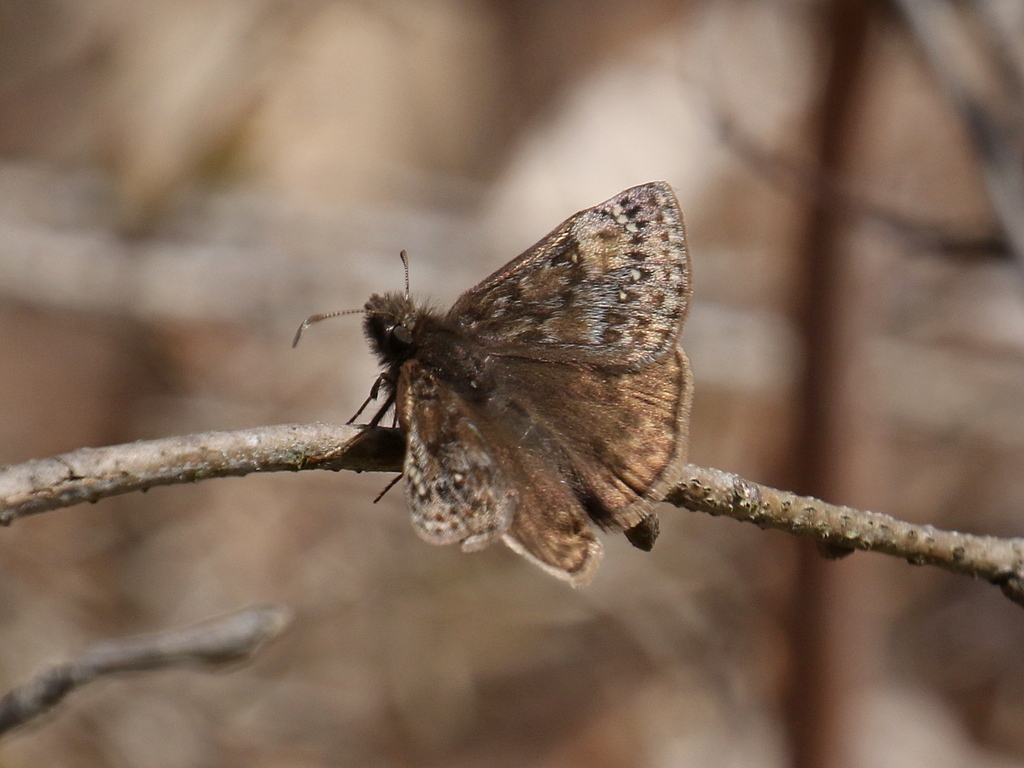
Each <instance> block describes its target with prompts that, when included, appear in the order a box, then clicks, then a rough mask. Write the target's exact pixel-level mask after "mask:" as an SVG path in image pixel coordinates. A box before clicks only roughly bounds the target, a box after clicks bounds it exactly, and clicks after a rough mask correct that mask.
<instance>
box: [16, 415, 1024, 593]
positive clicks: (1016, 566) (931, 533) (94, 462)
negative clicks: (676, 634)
mask: <svg viewBox="0 0 1024 768" xmlns="http://www.w3.org/2000/svg"><path fill="white" fill-rule="evenodd" d="M403 451H404V443H403V439H402V435H401V433H400V432H398V430H394V429H385V428H382V427H354V426H337V425H331V424H307V425H300V424H286V425H280V426H273V427H258V428H255V429H245V430H238V431H234V432H206V433H202V434H198V435H187V436H184V437H176V438H166V439H163V440H151V441H142V442H137V443H129V444H126V445H115V446H110V447H107V448H81V449H79V450H76V451H72V452H71V453H66V454H63V455H61V456H55V457H52V458H49V459H39V460H35V461H29V462H26V463H24V464H18V465H13V466H9V467H5V468H2V469H0V524H10V523H11V522H12V521H13V520H15V519H16V518H19V517H24V516H26V515H30V514H34V513H37V512H44V511H46V510H49V509H57V508H60V507H68V506H71V505H74V504H79V503H81V502H84V501H96V500H98V499H101V498H105V497H107V496H115V495H117V494H121V493H127V492H129V491H135V490H143V489H146V488H151V487H153V486H156V485H171V484H174V483H189V482H195V481H197V480H203V479H206V478H211V477H227V476H231V475H245V474H249V473H250V472H277V471H282V470H288V471H298V470H302V469H330V470H341V469H349V470H356V471H399V470H400V469H401V465H402V455H403ZM687 473H688V474H687V476H686V478H685V479H684V480H683V481H682V482H681V483H680V484H679V486H678V487H677V488H676V489H675V490H673V491H672V492H671V493H669V494H668V497H667V499H666V501H668V502H670V503H672V504H675V505H676V506H679V507H685V508H686V509H690V510H693V511H695V512H706V513H708V514H712V515H722V516H727V517H732V518H734V519H736V520H741V521H744V522H751V523H754V524H755V525H758V526H760V527H762V528H775V529H777V530H782V531H787V532H789V533H792V534H795V535H798V536H809V537H812V538H814V539H816V540H818V541H819V542H820V543H821V544H822V545H823V546H825V547H828V548H829V549H831V550H832V551H833V552H844V551H851V550H858V549H859V550H865V551H870V552H880V553H883V554H887V555H893V556H895V557H900V558H903V559H905V560H907V561H908V562H911V563H915V564H921V565H925V564H927V565H935V566H938V567H940V568H944V569H945V570H947V571H951V572H953V573H960V574H964V575H969V576H974V577H977V578H981V579H985V580H986V581H989V582H991V583H993V584H996V585H998V586H999V587H1000V588H1001V589H1002V590H1003V592H1004V593H1005V594H1006V595H1007V596H1008V597H1009V598H1010V599H1011V600H1014V601H1015V602H1017V603H1019V604H1021V605H1024V539H1019V538H1013V539H1002V538H997V537H994V536H976V535H973V534H968V533H959V532H956V531H945V530H941V529H938V528H935V527H933V526H931V525H914V524H912V523H907V522H904V521H902V520H897V519H896V518H894V517H890V516H888V515H882V514H878V513H875V512H864V511H862V510H859V509H853V508H851V507H843V506H836V505H833V504H826V503H825V502H823V501H819V500H817V499H812V498H808V497H803V496H797V495H796V494H793V493H789V492H787V491H780V490H776V489H775V488H769V487H768V486H764V485H759V484H757V483H753V482H751V481H749V480H745V479H743V478H742V477H739V476H738V475H734V474H732V473H730V472H723V471H721V470H717V469H707V468H704V467H698V466H696V465H693V464H690V465H688V467H687Z"/></svg>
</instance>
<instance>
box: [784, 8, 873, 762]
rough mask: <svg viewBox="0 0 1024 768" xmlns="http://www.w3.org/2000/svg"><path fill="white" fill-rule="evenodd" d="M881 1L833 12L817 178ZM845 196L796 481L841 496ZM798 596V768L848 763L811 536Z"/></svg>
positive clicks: (831, 159)
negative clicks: (875, 3) (878, 3)
mask: <svg viewBox="0 0 1024 768" xmlns="http://www.w3.org/2000/svg"><path fill="white" fill-rule="evenodd" d="M872 10H873V4H872V3H870V2H864V0H834V1H833V2H832V3H831V4H830V5H829V6H827V7H826V8H825V9H824V12H823V19H822V24H821V29H822V46H823V52H822V61H823V64H824V66H823V83H822V90H821V97H820V101H819V103H818V105H817V111H816V114H815V115H813V116H812V121H811V126H810V131H811V134H810V135H811V136H812V137H816V138H817V141H818V169H817V170H818V176H819V178H821V179H823V180H825V181H826V183H827V182H828V181H830V180H833V179H840V178H841V177H842V175H843V171H844V170H845V169H846V168H847V167H848V162H847V161H848V154H849V151H850V147H851V144H852V142H851V135H850V133H851V127H852V125H853V123H854V118H855V117H856V114H857V106H858V103H859V86H860V85H861V79H862V78H861V75H862V72H863V71H864V66H863V64H864V60H865V58H866V49H867V45H868V38H869V27H870V20H871V15H872ZM840 205H841V203H839V202H837V198H835V197H834V196H829V195H823V194H819V195H814V196H813V197H812V198H811V200H810V205H809V209H808V219H807V229H806V233H805V236H804V241H803V244H802V255H803V259H802V265H803V269H804V275H803V280H804V283H803V285H802V291H801V292H800V293H799V294H798V296H797V302H798V303H797V319H798V322H799V323H800V328H801V332H802V334H803V337H804V340H805V351H806V356H805V369H804V374H803V377H802V379H801V381H800V384H799V392H798V397H799V400H798V413H799V414H800V416H799V418H800V423H799V424H797V428H796V432H795V434H796V441H795V444H796V449H795V453H794V456H793V469H792V476H791V478H790V481H791V485H792V487H794V488H795V489H796V490H798V492H800V493H805V494H809V495H813V496H817V497H819V498H823V499H825V500H831V501H835V500H836V498H835V497H836V496H837V494H840V493H842V490H841V487H842V485H843V484H842V482H841V478H842V475H843V468H844V467H845V466H848V465H849V463H850V461H851V460H852V454H851V451H850V445H849V443H848V439H849V438H848V436H846V435H844V434H843V430H842V425H843V423H844V422H845V421H847V419H846V418H844V411H846V410H847V409H849V407H850V404H849V403H847V402H844V397H845V394H846V392H847V389H846V387H845V386H844V385H843V384H844V377H845V376H848V375H849V368H850V366H851V365H853V364H854V363H855V360H854V357H855V352H854V350H853V346H854V345H852V344H851V343H850V337H849V335H848V326H847V324H845V323H844V315H843V312H844V311H845V310H844V308H845V307H847V306H848V299H849V297H848V296H846V295H845V294H846V292H847V291H848V290H849V288H848V284H849V281H848V280H845V279H844V277H845V275H846V270H845V266H846V265H844V259H843V256H842V248H841V239H842V236H843V231H844V224H845V222H844V221H843V212H842V211H841V210H840V208H839V206H840ZM798 546H799V554H798V572H797V585H796V594H795V595H794V601H793V617H792V624H791V636H790V650H791V665H790V666H791V673H790V678H789V685H790V689H789V691H788V696H787V699H786V703H785V718H786V725H787V728H788V732H789V742H790V748H791V753H792V764H793V765H794V766H795V768H848V766H850V765H851V750H850V749H849V742H848V738H849V726H850V719H849V717H848V715H849V713H850V707H849V702H850V701H851V697H853V696H855V693H856V688H857V687H858V682H859V680H858V676H857V674H856V672H857V670H856V668H854V667H853V666H852V665H855V664H856V661H855V659H852V658H851V656H850V654H848V653H846V651H848V650H849V646H850V643H851V639H850V638H849V637H848V636H844V634H843V632H844V628H845V627H844V623H843V622H842V621H841V620H839V621H837V617H841V616H842V615H843V611H844V610H845V608H846V606H844V605H843V604H842V603H843V600H842V598H841V597H840V598H838V599H837V595H841V594H842V589H843V585H842V584H841V582H840V581H839V580H838V579H839V576H838V574H837V569H836V567H835V565H834V564H832V563H830V562H828V561H826V560H823V559H822V558H821V556H820V555H819V554H818V552H817V550H816V549H815V547H814V545H813V544H812V543H811V542H800V543H799V545H798Z"/></svg>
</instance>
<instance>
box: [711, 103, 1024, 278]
mask: <svg viewBox="0 0 1024 768" xmlns="http://www.w3.org/2000/svg"><path fill="white" fill-rule="evenodd" d="M716 128H717V130H718V134H719V136H720V137H721V139H722V141H723V143H725V144H726V146H728V147H729V149H730V150H731V151H732V152H733V153H734V154H735V155H736V157H738V158H739V159H740V160H742V161H743V162H744V163H746V165H747V166H748V167H749V168H750V169H751V170H753V171H754V172H755V173H757V174H759V175H760V176H762V177H763V178H764V179H765V180H766V181H767V182H768V183H769V184H772V185H774V186H776V187H778V188H779V189H782V190H784V191H786V192H787V193H789V194H791V195H794V196H800V197H804V198H807V199H814V200H816V201H817V202H818V204H819V205H821V206H823V207H828V208H834V209H837V210H840V211H842V213H843V215H844V216H851V217H859V218H862V219H868V220H870V221H872V222H874V223H876V224H879V225H881V226H883V227H885V228H886V229H888V230H889V231H890V232H891V233H892V235H893V236H894V237H897V238H899V239H900V240H902V241H904V242H905V243H906V244H907V245H908V246H909V247H911V248H914V249H916V250H920V251H931V252H933V253H939V254H942V255H945V256H959V257H977V256H987V257H996V258H1002V259H1006V258H1009V256H1010V255H1011V251H1010V247H1009V244H1008V243H1007V241H1006V238H1005V236H1003V234H1002V233H1000V232H980V233H977V234H972V233H966V232H959V231H957V230H956V229H953V228H950V227H949V226H947V225H945V224H943V223H942V222H939V221H927V220H924V219H918V218H915V217H913V216H911V215H910V214H907V213H904V212H901V211H898V210H896V209H894V208H892V207H890V206H886V205H884V204H882V203H877V202H875V201H873V200H871V199H870V198H868V197H865V196H864V195H860V194H857V193H856V192H854V191H852V190H850V189H847V188H846V187H845V186H844V185H843V184H842V183H840V182H839V181H837V180H836V179H834V178H831V177H829V176H827V175H825V174H822V173H819V172H815V171H813V170H811V169H810V168H809V167H808V166H807V164H806V163H802V162H801V161H800V160H798V159H796V158H791V157H784V156H782V155H780V154H778V153H773V152H771V151H770V150H768V149H766V148H764V147H762V146H760V145H759V144H758V142H757V140H756V139H755V138H754V137H752V136H750V135H748V134H746V133H744V131H743V130H742V129H741V128H740V127H739V126H738V125H736V124H735V122H734V121H732V120H730V119H729V118H728V117H726V116H725V115H718V116H717V117H716Z"/></svg>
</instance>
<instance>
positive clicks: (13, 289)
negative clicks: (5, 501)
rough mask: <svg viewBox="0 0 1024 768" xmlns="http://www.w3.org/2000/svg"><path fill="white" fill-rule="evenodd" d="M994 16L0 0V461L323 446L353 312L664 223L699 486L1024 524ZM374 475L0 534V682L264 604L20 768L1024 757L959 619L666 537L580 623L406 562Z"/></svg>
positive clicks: (977, 609) (855, 7)
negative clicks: (103, 646) (611, 223)
mask: <svg viewBox="0 0 1024 768" xmlns="http://www.w3.org/2000/svg"><path fill="white" fill-rule="evenodd" d="M1022 105H1024V5H1022V4H1020V3H1019V2H1017V1H1016V0H971V1H969V2H968V1H967V0H964V1H963V2H958V3H953V2H947V0H927V1H923V2H922V0H899V1H898V2H897V1H896V0H893V1H892V2H863V0H831V1H829V0H817V1H814V0H707V1H705V2H697V1H696V0H691V1H689V2H687V1H685V0H635V1H634V2H631V3H619V2H612V1H611V0H593V1H591V2H582V0H554V1H552V2H541V1H540V0H490V1H488V0H363V1H360V0H2V1H0V324H2V327H0V463H11V462H18V461H23V460H26V459H29V458H35V457H42V456H47V455H51V454H54V453H59V452H63V451H68V450H71V449H74V448H76V447H79V446H83V445H91V446H95V445H103V444H109V443H118V442H125V441H130V440H135V439H142V438H154V437H164V436H170V435H176V434H185V433H190V432H196V431H203V430H212V429H231V428H240V427H250V426H257V425H261V424H273V423H282V422H290V421H296V422H298V421H313V420H327V421H345V420H346V419H347V418H348V417H349V416H350V415H351V414H352V413H353V412H354V410H355V408H356V407H357V406H358V404H359V403H360V402H361V401H362V399H363V398H364V397H365V394H366V392H367V389H368V387H369V386H370V384H371V383H372V381H373V377H374V375H375V364H374V361H373V360H372V358H371V356H370V354H369V352H368V350H367V348H366V346H365V343H364V340H363V338H362V334H361V329H360V321H359V319H358V318H347V319H346V318H341V319H339V320H336V321H332V322H331V323H324V324H322V325H318V326H316V327H315V328H314V329H312V330H311V332H310V333H309V334H307V336H306V337H305V338H304V340H303V343H302V344H301V345H300V346H299V348H298V349H295V350H293V349H291V348H290V341H291V336H292V334H293V333H294V330H295V328H296V326H297V324H298V323H299V322H300V321H301V320H302V319H303V318H305V317H306V316H307V315H309V314H311V313H313V312H322V311H330V310H336V309H346V308H355V307H360V306H361V305H362V303H363V301H364V300H365V299H366V297H367V296H368V295H369V294H370V293H371V292H377V291H385V290H397V289H400V288H401V287H402V284H403V283H402V268H401V264H400V262H399V260H398V252H399V250H401V249H403V248H405V249H407V250H408V252H409V254H410V259H411V279H412V285H413V291H414V293H415V294H417V295H419V296H430V297H432V298H433V299H435V300H436V302H437V303H438V304H439V305H442V306H447V305H448V304H450V303H451V302H452V301H453V300H454V299H455V297H456V296H457V295H458V294H459V293H461V292H462V291H463V290H465V289H467V288H469V287H470V286H472V285H473V284H474V283H475V282H476V281H478V280H479V279H481V278H482V277H483V276H485V275H487V274H488V273H490V272H491V271H492V270H493V269H495V268H497V267H498V266H500V265H502V264H503V263H505V262H506V261H508V260H509V259H511V258H512V257H513V256H514V255H516V254H517V253H519V252H520V251H522V250H523V249H525V248H526V247H528V246H529V245H531V244H532V243H533V242H535V241H536V240H538V239H539V238H540V237H541V236H543V235H544V234H545V233H547V232H548V231H549V230H551V229H552V228H553V227H555V226H556V225H557V224H558V223H559V222H560V221H562V220H563V219H564V218H566V217H567V216H569V215H571V214H572V213H574V212H575V211H577V210H579V209H580V208H583V207H587V206H590V205H594V204H596V203H598V202H600V201H603V200H605V199H606V198H608V197H610V196H612V195H613V194H615V193H617V192H619V191H620V190H622V189H624V188H626V187H628V186H631V185H634V184H638V183H642V182H645V181H650V180H654V179H664V180H667V181H668V182H670V183H671V184H672V185H674V187H675V188H676V190H677V191H678V194H679V198H680V201H681V203H682V206H683V210H684V211H685V214H686V217H687V226H688V237H689V241H690V245H691V249H692V259H693V268H694V281H695V286H696V293H695V298H694V305H693V311H692V313H691V317H690V320H689V322H688V325H687V329H686V332H685V334H684V344H685V346H686V348H687V350H688V351H689V353H690V355H691V358H692V361H693V367H694V370H695V374H696V382H697V391H696V405H695V412H694V417H693V422H694V423H693V429H692V459H693V461H695V462H697V463H700V464H703V465H708V466H716V467H720V468H723V469H727V470H731V471H735V472H738V473H740V474H742V475H744V476H746V477H748V478H750V479H753V480H757V481H760V482H766V483H769V484H772V485H776V486H781V487H785V488H789V489H792V490H796V491H800V492H804V493H813V494H816V495H820V496H822V497H824V498H826V499H828V500H830V501H835V502H843V503H848V504H851V505H854V506H860V507H867V508H871V509H875V510H877V511H884V512H888V513H891V514H894V515H896V516H899V517H902V518H905V519H908V520H912V521H915V522H930V523H934V524H936V525H939V526H943V527H952V528H958V529H965V530H969V531H972V532H977V533H990V534H996V535H1021V534H1022V533H1024V524H1022V519H1021V512H1020V510H1021V507H1022V502H1024V290H1022V288H1024V286H1022V280H1024V274H1022V267H1024V232H1022V229H1024V204H1022V200H1024V183H1022V179H1024V172H1022V169H1024V163H1022V162H1021V158H1022V152H1024V140H1022V136H1024V132H1022V127H1024V109H1022ZM387 480H388V477H387V476H382V475H361V476H356V475H354V474H350V473H346V474H337V475H336V474H332V473H313V472H307V473H301V474H298V475H292V474H282V475H278V476H265V477H246V478H242V479H226V480H216V481H211V482H205V483H200V484H198V485H195V486H188V487H170V488H159V489H155V490H153V491H152V492H150V493H148V494H146V495H142V494H134V495H130V496H125V497H120V498H116V499H110V500H106V501H103V502H101V503H99V504H96V505H95V506H93V507H77V508H72V509H68V510H64V511H58V512H51V513H48V514H45V515H41V516H38V517H34V518H31V519H27V520H23V521H21V522H20V523H18V524H16V525H14V526H13V527H12V528H10V529H8V530H3V531H0V689H3V690H6V689H8V688H10V687H12V686H13V685H16V684H17V683H19V682H23V681H25V680H26V679H28V678H29V677H30V676H31V675H33V674H34V673H36V672H37V671H39V670H41V669H42V668H44V667H46V666H48V665H50V664H53V663H56V662H58V661H61V660H64V659H66V658H68V657H70V656H71V655H73V654H75V653H76V652H78V651H79V650H81V649H82V648H83V647H85V646H86V645H87V644H89V643H91V642H94V641H97V640H100V639H104V638H111V637H118V636H121V635H125V634H129V633H134V632H143V631H151V630H155V629H161V628H169V627H175V626H180V625H183V624H188V623H191V622H194V621H198V620H200V619H204V618H206V617H209V616H211V615H214V614H219V613H223V612H226V611H230V610H233V609H235V608H238V607H241V606H244V605H249V604H253V603H265V602H270V601H273V602H281V603H285V604H287V605H289V606H291V607H292V609H293V610H294V611H295V613H296V617H295V621H294V623H293V625H292V628H291V629H290V631H289V632H288V634H286V635H285V636H284V637H283V638H281V639H280V640H279V641H278V642H276V643H275V644H274V645H272V646H271V647H269V648H268V649H267V650H266V651H265V652H264V653H263V654H262V655H261V656H260V657H259V658H258V659H257V660H256V662H255V663H253V664H252V665H250V666H248V667H245V668H243V669H239V670H236V671H233V672H231V673H229V674H222V675H204V674H200V673H193V672H168V673H161V674H152V675H144V676H135V677H126V678H121V679H117V680H113V681H107V682H104V683H101V684H97V685H96V686H95V687H93V688H91V689H88V690H86V691H85V692H83V693H81V694H79V695H77V696H75V697H73V698H72V699H71V700H70V702H69V703H68V704H67V706H65V707H64V708H63V709H62V710H61V711H60V713H59V715H58V716H56V717H53V718H51V719H49V720H48V721H46V722H44V723H42V724H41V725H39V726H37V727H34V728H31V729H28V730H27V731H24V732H20V733H18V734H16V735H14V736H11V737H9V738H8V739H6V740H5V741H4V743H3V744H2V745H0V768H9V767H17V766H40V765H60V766H72V767H76V766H82V767H85V766H147V767H152V768H177V767H179V766H182V767H184V766H268V767H271V766H272V767H274V768H305V767H306V766H356V767H362V766H366V767H376V766H409V767H410V768H411V767H418V766H438V767H440V766H452V767H454V768H462V767H465V768H477V767H479V768H489V767H490V766H509V767H512V766H542V767H543V768H575V767H587V768H591V767H592V768H620V767H622V768H626V767H631V766H637V767H647V766H651V767H658V768H661V767H666V768H667V767H669V766H680V767H685V766H780V767H781V766H798V767H809V766H822V767H823V768H835V767H837V766H851V767H852V766H882V767H886V766H893V767H895V766H922V765H928V766H962V765H972V766H983V767H985V766H1014V765H1024V718H1022V717H1021V714H1022V713H1024V677H1022V672H1024V670H1022V667H1024V657H1022V651H1021V649H1022V648H1024V615H1022V614H1021V610H1020V608H1019V607H1017V606H1014V605H1013V604H1011V603H1010V602H1009V601H1007V600H1006V599H1005V598H1003V597H1002V595H1001V594H1000V593H999V592H998V590H996V589H993V588H992V587H990V586H988V585H985V584H977V583H972V582H970V581H968V580H966V579H963V578H960V577H954V576H950V575H947V574H945V573H942V572H938V571H936V570H934V569H930V568H912V567H910V566H908V565H907V564H906V563H903V562H900V561H895V560H892V559H889V558H883V557H881V556H874V555H864V554H856V555H854V556H852V557H849V558H846V559H844V560H841V561H826V560H823V559H821V558H820V557H819V556H818V555H817V553H816V551H815V550H814V548H813V547H812V546H809V545H807V543H806V542H800V541H797V540H795V539H793V538H792V537H789V536H786V535H783V534H780V533H775V532H764V531H760V530H758V529H756V528H754V527H753V526H743V525H739V524H737V523H735V522H732V521H729V520H722V519H711V518H706V517H703V516H699V515H694V514H691V513H689V512H686V511H683V510H676V509H673V508H665V509H664V511H663V513H662V536H661V539H660V540H659V542H658V545H657V546H656V547H655V549H654V551H653V552H652V553H651V554H645V553H642V552H640V551H639V550H635V549H633V548H631V547H630V546H629V545H628V544H627V543H626V541H625V540H624V539H623V538H622V537H614V538H608V537H606V539H605V544H606V548H607V554H606V557H605V560H604V563H603V565H602V567H601V570H600V571H599V573H598V576H597V579H596V581H595V582H594V584H593V585H592V586H590V587H588V588H586V589H583V590H579V591H573V590H572V589H570V588H569V587H567V586H566V585H565V584H563V583H560V582H557V581H555V580H554V579H552V578H550V577H549V576H546V575H545V574H543V573H542V572H541V571H540V570H539V569H536V568H534V567H532V566H530V565H529V564H528V563H526V562H525V561H523V560H522V559H520V558H518V557H516V556H514V555H513V554H511V553H510V552H508V551H506V550H505V549H504V548H502V547H493V548H491V549H489V550H487V551H485V552H482V553H477V554H472V555H466V554H463V553H461V552H459V551H458V549H457V548H439V547H431V546H428V545H426V544H424V543H422V542H421V541H420V540H419V539H418V538H417V537H416V536H415V534H414V533H413V531H412V529H411V527H410V524H409V521H408V514H407V511H406V509H405V505H404V501H403V499H402V494H401V493H400V492H392V493H390V494H389V495H388V496H387V497H386V498H385V499H384V500H383V501H382V502H381V503H379V504H378V505H376V506H374V505H372V504H371V500H372V499H373V497H374V496H375V495H376V494H377V493H378V491H379V490H380V489H381V488H382V487H383V485H384V484H385V483H386V482H387Z"/></svg>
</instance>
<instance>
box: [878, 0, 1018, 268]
mask: <svg viewBox="0 0 1024 768" xmlns="http://www.w3.org/2000/svg"><path fill="white" fill-rule="evenodd" d="M897 5H898V6H899V8H900V10H902V12H903V15H904V17H905V18H906V19H907V22H908V24H909V26H910V29H911V30H912V31H913V33H914V36H915V37H916V39H917V41H918V42H919V43H920V45H921V47H922V49H923V50H924V53H925V55H926V56H927V58H928V62H929V64H930V65H931V68H932V70H933V71H934V72H935V74H936V76H937V77H938V79H939V82H940V83H941V85H942V86H943V88H945V90H946V93H947V95H948V96H949V98H950V100H951V101H952V103H953V105H954V107H955V108H956V109H957V111H958V112H959V113H960V116H961V119H962V120H963V121H964V124H965V126H966V128H967V130H968V133H969V135H970V137H971V139H972V141H973V142H974V148H975V150H976V151H977V153H978V157H979V158H980V160H981V168H982V174H983V176H984V179H985V185H986V187H987V188H988V194H989V199H990V200H991V202H992V207H993V209H994V210H995V214H996V218H997V219H998V220H999V224H1000V226H1001V227H1002V230H1003V232H1004V234H1005V236H1006V239H1007V241H1008V243H1009V245H1010V249H1011V252H1012V253H1013V256H1014V259H1015V260H1016V262H1017V264H1018V265H1019V266H1021V267H1022V268H1024V154H1022V147H1024V144H1022V141H1024V125H1022V121H1021V119H1020V116H1019V115H1017V116H1014V115H1013V110H1012V108H1010V107H1009V105H1011V104H1015V103H1016V99H1015V98H1014V95H1015V92H1016V91H1017V88H1018V83H1017V79H1016V78H1013V79H1011V81H1010V82H1005V81H1006V77H1005V73H1006V72H1008V71H1013V70H1014V66H1013V64H1012V62H1010V61H1007V60H1005V57H1004V56H1003V54H1004V53H1005V51H1003V50H1002V49H1001V48H1000V46H999V45H998V44H997V43H995V42H994V41H992V40H985V41H983V43H982V44H977V43H976V42H974V41H972V40H971V31H970V29H972V28H976V27H971V28H969V25H968V24H967V23H966V22H965V20H964V19H963V18H962V13H963V12H962V11H960V10H959V9H958V7H957V6H956V5H954V4H953V3H951V2H949V0H897ZM982 28H984V25H982ZM1000 73H1003V76H1002V77H1001V76H1000ZM997 101H999V102H1005V103H996V102H997Z"/></svg>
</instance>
